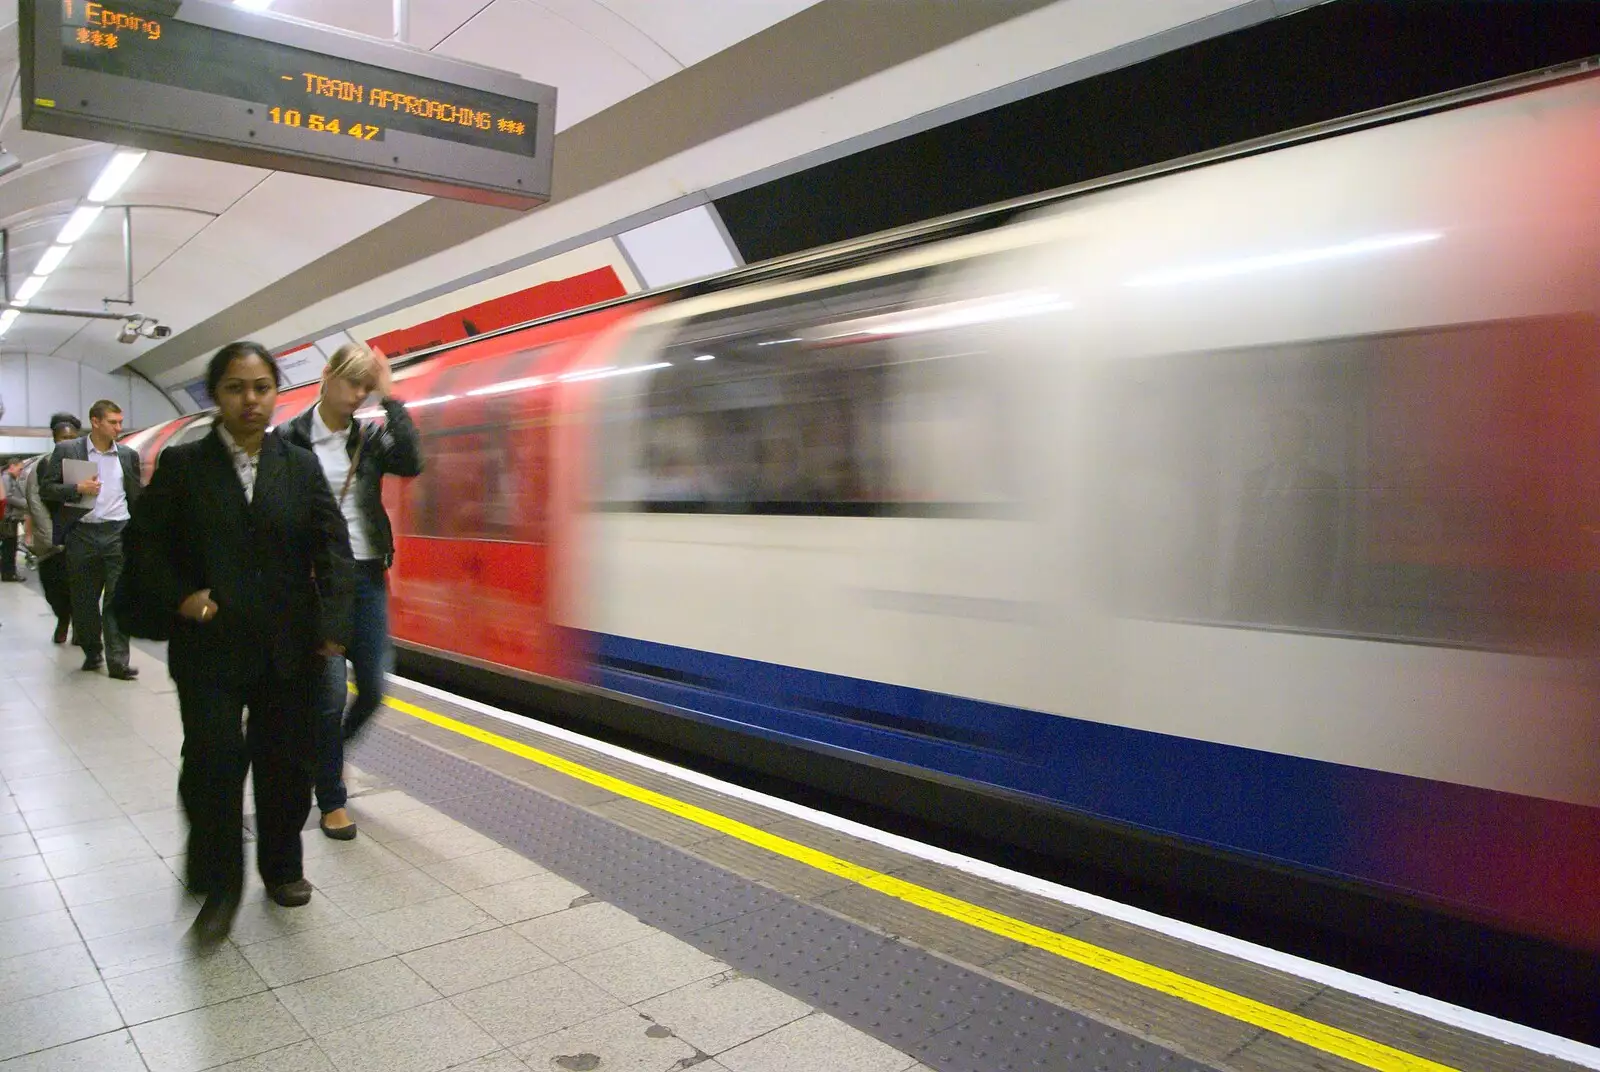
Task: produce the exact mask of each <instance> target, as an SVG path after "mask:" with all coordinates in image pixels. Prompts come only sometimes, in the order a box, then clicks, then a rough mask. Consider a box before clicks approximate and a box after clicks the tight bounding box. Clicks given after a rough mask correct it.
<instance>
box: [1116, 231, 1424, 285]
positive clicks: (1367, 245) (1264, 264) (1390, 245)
mask: <svg viewBox="0 0 1600 1072" xmlns="http://www.w3.org/2000/svg"><path fill="white" fill-rule="evenodd" d="M1443 237H1444V235H1442V234H1440V233H1438V232H1437V231H1414V232H1409V233H1406V234H1393V235H1378V236H1376V237H1373V238H1361V239H1357V240H1356V241H1354V242H1343V243H1340V244H1339V245H1336V246H1318V247H1316V248H1313V249H1293V250H1289V251H1287V252H1284V253H1268V254H1264V255H1262V256H1259V257H1241V258H1239V259H1238V260H1231V261H1214V262H1212V263H1210V264H1194V265H1190V266H1189V267H1187V268H1173V269H1170V270H1168V271H1165V272H1152V273H1151V274H1149V275H1141V276H1135V277H1134V278H1133V279H1130V280H1128V281H1127V282H1126V283H1124V284H1123V285H1124V286H1129V287H1158V286H1164V285H1167V284H1170V283H1199V282H1203V281H1205V280H1208V279H1223V278H1226V277H1228V276H1231V275H1245V274H1247V273H1249V272H1264V271H1269V270H1270V269H1273V268H1291V267H1294V266H1296V265H1300V264H1312V263H1314V262H1316V261H1328V260H1336V259H1338V258H1340V257H1355V256H1359V255H1361V254H1363V253H1382V252H1384V251H1385V250H1391V249H1403V248H1405V247H1406V246H1420V245H1422V244H1423V243H1425V242H1437V241H1438V240H1439V239H1441V238H1443Z"/></svg>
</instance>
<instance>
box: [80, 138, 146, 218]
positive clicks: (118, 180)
mask: <svg viewBox="0 0 1600 1072" xmlns="http://www.w3.org/2000/svg"><path fill="white" fill-rule="evenodd" d="M143 160H144V153H142V152H138V151H137V150H131V149H124V150H122V151H121V152H119V153H117V154H116V155H115V156H113V157H112V158H111V161H110V163H108V164H106V166H105V168H104V169H102V170H101V172H100V177H99V178H98V179H96V180H94V185H93V186H91V187H90V188H89V200H90V201H93V202H95V203H96V204H101V203H104V202H106V201H110V200H111V199H112V198H113V197H115V196H116V195H117V191H118V190H120V189H122V184H123V183H125V182H127V181H128V176H130V175H132V174H133V172H134V169H135V168H137V167H138V166H139V164H140V163H141V162H142V161H143Z"/></svg>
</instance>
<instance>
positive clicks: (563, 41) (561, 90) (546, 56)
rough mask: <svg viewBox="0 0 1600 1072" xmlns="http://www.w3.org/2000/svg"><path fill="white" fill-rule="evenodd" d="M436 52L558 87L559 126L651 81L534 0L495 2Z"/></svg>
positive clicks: (611, 50) (610, 48) (596, 109)
mask: <svg viewBox="0 0 1600 1072" xmlns="http://www.w3.org/2000/svg"><path fill="white" fill-rule="evenodd" d="M436 51H438V52H440V53H442V54H444V55H449V56H455V57H458V58H460V59H470V60H474V61H476V62H478V63H484V64H487V65H489V66H490V67H499V68H501V69H502V70H507V71H514V72H516V73H517V74H519V75H521V76H522V77H524V78H527V79H530V80H531V81H534V82H544V83H546V84H547V85H553V86H556V87H557V92H558V94H559V95H558V96H557V98H556V129H557V130H564V129H566V128H567V127H570V126H572V125H573V124H574V123H576V122H579V121H580V120H583V119H586V118H588V117H589V116H591V115H593V114H594V113H595V112H598V111H602V110H604V109H605V108H608V107H610V106H611V105H613V104H615V103H616V102H617V101H619V100H622V99H623V98H625V97H631V96H632V95H633V94H635V93H637V92H639V91H640V90H641V89H644V88H646V87H647V86H649V85H650V84H651V79H650V78H649V77H648V76H647V75H646V74H645V73H644V72H643V71H641V70H640V69H639V68H638V67H637V66H635V65H634V64H633V63H631V62H629V60H628V59H627V58H626V57H625V56H623V55H622V54H621V53H620V52H618V51H617V50H616V49H614V48H612V47H611V46H610V45H608V44H607V43H606V42H604V41H602V40H601V39H600V38H598V37H595V36H594V35H593V34H591V33H589V32H588V31H586V30H584V29H582V28H580V27H578V26H577V25H575V24H573V23H571V22H569V21H567V20H566V19H564V18H562V17H561V16H560V15H557V14H556V13H555V12H553V11H551V10H550V9H549V8H546V7H542V6H541V5H539V4H535V3H531V2H529V0H495V3H493V4H490V5H489V7H488V8H487V9H485V10H484V12H483V13H482V14H480V15H478V16H477V17H476V18H474V19H472V21H470V22H468V23H467V24H466V25H464V26H462V27H461V29H460V30H458V31H456V33H455V34H453V35H452V36H451V37H450V39H449V40H448V41H446V42H444V43H443V44H442V45H440V46H439V47H438V49H437V50H436Z"/></svg>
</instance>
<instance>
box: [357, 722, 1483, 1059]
mask: <svg viewBox="0 0 1600 1072" xmlns="http://www.w3.org/2000/svg"><path fill="white" fill-rule="evenodd" d="M384 702H385V703H386V704H388V706H390V707H392V708H394V709H395V710H396V711H399V712H401V713H402V714H407V715H410V716H411V717H413V718H417V719H421V720H422V721H423V722H429V723H432V724H433V725H435V726H440V727H442V728H444V729H447V730H450V731H452V732H454V733H458V734H460V735H461V736H463V737H468V738H471V739H472V740H474V741H480V742H482V743H483V744H487V745H491V746H493V747H495V748H498V749H500V750H501V751H503V752H509V753H511V754H512V755H515V756H520V757H522V758H523V759H526V760H530V761H531V762H534V763H537V764H540V765H541V766H544V767H548V768H550V769H551V770H555V771H559V772H561V773H562V774H565V775H567V776H568V777H571V778H576V779H578V780H579V781H581V782H587V783H589V784H590V785H593V786H598V787H600V788H601V789H606V790H609V791H610V792H613V793H615V794H617V795H618V796H621V797H627V798H628V799H629V800H636V801H638V802H639V803H641V804H648V805H649V806H650V807H652V808H659V809H660V810H661V811H664V812H667V813H669V814H671V815H676V816H678V817H679V818H681V819H687V820H688V821H689V822H691V823H698V824H699V825H701V826H704V827H709V828H710V829H712V830H716V831H719V832H720V833H724V834H727V835H728V836H729V837H735V838H738V839H739V840H740V841H744V842H747V843H749V844H751V845H756V846H759V847H760V848H763V849H767V850H768V851H770V852H775V853H777V854H778V855H780V856H786V857H788V858H789V859H791V860H797V861H799V862H800V863H803V864H806V865H808V866H811V867H814V868H816V869H817V870H819V871H826V872H827V873H828V874H830V875H837V876H839V877H840V878H843V879H848V880H849V881H851V882H854V883H857V884H858V885H861V886H865V887H866V888H867V889H869V890H877V891H878V892H879V893H883V894H887V895H888V896H890V897H894V898H896V899H898V900H901V901H905V902H906V903H908V904H914V905H916V906H917V907H919V908H925V909H927V910H928V911H930V912H936V913H938V914H939V915H941V916H947V917H949V918H950V919H954V920H957V921H958V922H961V923H965V924H967V925H968V926H971V927H976V928H978V929H979V930H985V931H988V932H989V933H990V934H998V935H1000V936H1001V937H1004V938H1010V939H1012V940H1013V941H1017V942H1021V943H1022V944H1023V945H1030V946H1033V947H1034V948H1035V949H1042V950H1044V951H1045V952H1047V953H1054V954H1055V955H1057V956H1059V957H1065V958H1066V959H1067V960H1071V961H1075V962H1077V963H1079V964H1084V965H1087V966H1088V967H1091V968H1096V969H1098V970H1100V971H1103V972H1105V973H1106V974H1108V975H1114V976H1116V977H1117V978H1118V979H1123V980H1126V981H1127V982H1130V983H1135V984H1137V985H1139V986H1142V987H1145V988H1147V989H1150V990H1155V991H1158V992H1160V993H1162V994H1168V995H1170V996H1172V997H1175V998H1179V999H1181V1000H1183V1001H1187V1002H1189V1003H1190V1004H1192V1005H1198V1006H1200V1007H1201V1008H1203V1009H1209V1010H1211V1011H1212V1012H1215V1013H1221V1014H1222V1015H1223V1016H1227V1017H1231V1018H1232V1019H1235V1020H1239V1021H1241V1022H1243V1023H1247V1024H1251V1025H1254V1026H1255V1027H1259V1028H1264V1029H1265V1030H1267V1031H1271V1032H1273V1033H1274V1034H1277V1035H1282V1036H1284V1037H1285V1038H1290V1039H1294V1040H1295V1041H1296V1042H1303V1043H1305V1044H1306V1045H1307V1046H1311V1047H1314V1048H1315V1049H1318V1050H1321V1051H1323V1052H1324V1053H1329V1054H1332V1055H1334V1056H1335V1057H1343V1058H1344V1059H1345V1060H1347V1061H1354V1062H1355V1063H1357V1064H1360V1065H1365V1066H1366V1067H1368V1068H1372V1069H1377V1070H1378V1072H1458V1070H1456V1069H1453V1068H1451V1067H1450V1066H1449V1065H1442V1064H1440V1063H1439V1062H1437V1061H1430V1060H1428V1059H1427V1058H1425V1057H1419V1056H1417V1055H1416V1054H1412V1053H1407V1052H1405V1051H1404V1050H1398V1049H1395V1048H1394V1047H1393V1046H1386V1045H1384V1044H1383V1043H1381V1042H1375V1041H1373V1040H1372V1039H1368V1038H1362V1037H1361V1036H1360V1035H1356V1034H1352V1033H1351V1032H1349V1031H1342V1030H1340V1029H1339V1028H1337V1027H1330V1026H1328V1025H1327V1024H1324V1023H1319V1022H1317V1021H1316V1020H1311V1019H1308V1018H1306V1017H1304V1016H1299V1015H1296V1014H1295V1013H1292V1012H1289V1011H1287V1010H1285V1009H1280V1008H1277V1007H1276V1006H1273V1005H1267V1004H1265V1003H1263V1002H1260V1001H1256V1000H1254V999H1253V998H1247V997H1244V996H1243V995H1240V994H1235V993H1233V992H1232V991H1229V990H1224V989H1222V988H1221V987H1218V986H1212V985H1211V984H1210V983H1203V982H1200V981H1199V980H1198V979H1191V978H1189V977H1188V976H1186V975H1181V974H1179V973H1178V972H1175V971H1169V970H1168V969H1166V968H1160V967H1157V966H1156V965H1154V964H1148V963H1146V962H1144V961H1142V960H1138V959H1136V958H1134V957H1130V956H1125V955H1123V954H1121V953H1116V952H1113V951H1112V950H1109V949H1104V948H1102V947H1100V946H1097V945H1093V944H1091V943H1089V942H1085V941H1082V940H1080V939H1077V938H1069V937H1067V936H1066V935H1064V934H1057V933H1056V932H1055V931H1052V930H1047V929H1046V928H1044V927H1038V926H1035V925H1034V924H1032V923H1027V922H1024V921H1023V920H1020V919H1015V918H1013V917H1011V916H1007V915H1004V914H1003V913H1000V912H995V911H992V910H990V909H987V908H984V907H982V906H981V905H975V904H970V903H968V902H966V901H963V900H961V899H959V898H956V897H950V896H948V895H946V894H943V893H939V892H938V891H936V890H930V889H928V888H926V887H924V886H918V885H916V884H915V883H911V882H906V881H904V880H902V879H898V878H895V877H893V876H892V875H886V874H883V873H882V872H880V871H874V870H872V869H871V868H868V867H862V866H861V865H859V864H853V863H851V862H850V861H848V860H842V859H840V858H839V857H837V856H832V855H830V854H828V853H825V852H822V851H820V850H818V849H813V848H810V847H809V846H806V845H802V844H800V843H799V842H797V841H790V840H789V839H788V838H782V837H778V836H777V835H775V834H769V833H768V832H767V831H765V830H761V829H758V828H756V827H754V826H751V825H749V824H748V823H741V822H739V821H738V820H737V819H730V818H728V817H727V816H725V815H719V814H717V813H716V812H714V811H708V810H707V809H705V808H701V807H696V806H695V805H693V804H687V803H685V802H683V801H681V800H675V799H673V798H672V797H669V796H666V795H665V794H662V793H657V792H655V791H654V790H650V789H646V788H644V787H643V786H638V785H634V784H633V783H631V782H625V781H623V780H622V779H621V778H615V777H612V776H611V775H609V774H604V773H602V772H600V771H597V770H592V769H591V768H589V767H585V766H583V765H582V764H579V763H574V762H572V761H571V760H569V759H562V758H561V757H560V756H557V755H553V754H551V753H549V752H545V751H543V750H541V749H538V748H534V747H532V746H531V745H526V744H523V743H522V742H521V741H515V740H512V739H511V738H509V737H502V736H500V735H499V734H497V733H491V732H490V731H488V730H485V729H480V728H479V727H477V726H474V725H471V724H470V723H466V722H461V721H458V720H457V719H453V718H450V717H449V716H447V715H441V714H439V713H438V712H436V711H430V710H428V709H427V708H425V707H418V706H417V705H416V704H413V703H407V702H406V701H405V700H399V699H395V698H394V697H392V696H391V697H386V698H385V700H384Z"/></svg>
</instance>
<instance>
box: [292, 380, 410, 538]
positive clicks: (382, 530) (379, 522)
mask: <svg viewBox="0 0 1600 1072" xmlns="http://www.w3.org/2000/svg"><path fill="white" fill-rule="evenodd" d="M382 405H383V417H384V419H383V423H382V424H379V423H378V422H377V421H361V420H353V421H351V422H350V432H349V434H348V436H347V437H346V439H345V450H346V451H347V452H348V453H349V455H350V457H352V458H354V457H355V456H356V445H357V444H358V443H362V442H364V443H365V445H364V446H363V447H362V448H361V460H360V461H359V462H358V463H357V464H356V475H355V479H354V480H353V481H352V482H351V487H350V494H352V495H354V496H355V497H356V502H357V503H359V504H360V506H361V513H362V514H363V515H364V516H365V517H366V519H367V524H368V525H370V526H371V528H372V541H373V545H374V548H375V549H376V550H377V551H378V553H379V554H380V555H382V556H383V566H384V568H385V569H388V568H389V567H390V566H391V565H393V564H394V530H393V529H392V528H390V525H389V514H388V512H387V511H386V510H384V508H383V478H384V475H385V474H393V475H394V476H417V475H418V474H420V473H421V472H422V441H421V437H420V436H418V434H417V426H416V425H415V424H413V423H412V422H411V415H410V414H409V413H407V412H406V407H405V405H404V403H402V402H400V401H398V400H397V399H393V398H386V399H384V400H383V403H382ZM316 409H317V407H316V406H312V407H311V408H310V409H308V410H306V411H305V412H304V413H302V414H300V416H298V417H296V418H295V419H294V420H292V421H290V422H289V423H288V424H284V425H280V426H279V428H278V434H279V435H281V436H282V437H283V438H284V441H285V442H288V443H293V444H294V445H295V446H297V447H304V448H305V449H307V450H310V451H312V452H313V453H315V448H313V447H312V445H311V422H312V421H313V420H314V419H315V417H314V416H313V414H315V413H316ZM333 491H334V495H335V496H337V495H338V493H339V489H337V488H335V489H333Z"/></svg>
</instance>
